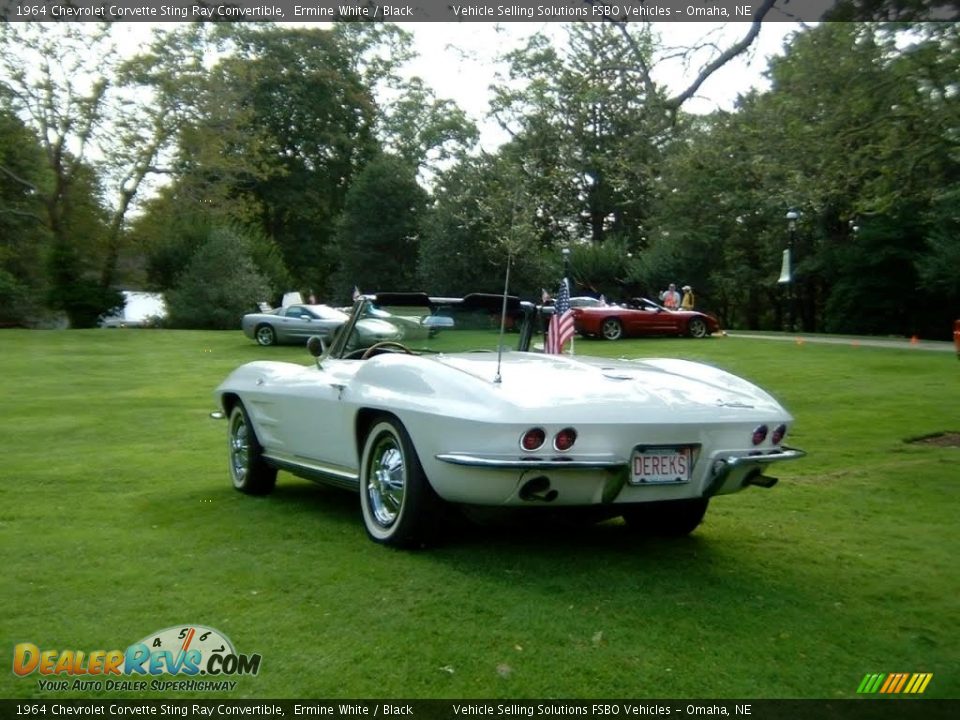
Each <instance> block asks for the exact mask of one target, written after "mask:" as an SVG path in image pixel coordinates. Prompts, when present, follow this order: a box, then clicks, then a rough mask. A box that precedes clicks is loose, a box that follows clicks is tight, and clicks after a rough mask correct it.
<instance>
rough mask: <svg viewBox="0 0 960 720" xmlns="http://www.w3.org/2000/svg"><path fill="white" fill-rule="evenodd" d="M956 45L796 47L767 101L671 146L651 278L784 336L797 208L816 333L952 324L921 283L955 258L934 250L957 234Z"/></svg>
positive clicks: (915, 34) (887, 33)
mask: <svg viewBox="0 0 960 720" xmlns="http://www.w3.org/2000/svg"><path fill="white" fill-rule="evenodd" d="M956 38H957V33H956V30H955V29H954V28H952V27H949V26H947V27H944V26H936V27H928V26H922V27H911V28H909V30H908V31H907V32H904V30H903V29H896V28H886V27H880V26H876V25H857V24H847V23H831V24H824V25H821V26H818V27H816V28H813V29H810V30H808V31H806V32H804V33H800V34H797V35H796V36H794V38H793V39H792V40H791V42H790V43H789V46H788V47H787V49H786V52H785V54H784V55H783V56H782V57H780V58H777V59H775V60H774V61H773V62H772V64H771V69H770V77H771V81H772V88H771V90H770V91H769V92H767V93H752V94H751V95H749V96H747V97H745V98H742V99H741V102H740V105H739V107H738V110H737V112H735V113H730V114H726V113H720V114H717V115H715V116H714V117H712V118H710V119H709V120H708V121H706V122H705V123H702V124H701V125H700V127H699V129H698V131H697V132H696V133H695V134H691V135H689V136H688V137H684V138H682V142H679V143H677V144H676V145H675V146H674V147H673V148H672V149H671V151H670V154H669V159H668V161H667V162H666V163H665V165H664V172H663V184H662V187H661V188H660V199H659V202H658V208H659V209H658V213H657V217H656V218H655V222H654V225H655V228H654V229H653V233H652V236H653V238H654V241H653V247H652V248H651V252H650V253H649V256H650V257H649V258H645V259H647V260H655V261H658V262H648V263H646V264H645V267H646V268H647V269H648V270H649V269H651V268H656V266H657V265H658V264H659V265H660V266H661V267H668V266H669V264H670V263H672V267H670V271H671V272H672V273H676V272H677V271H678V270H679V269H680V268H685V269H686V272H687V273H688V275H687V277H691V276H692V277H693V279H694V282H693V284H695V285H696V284H697V283H698V282H701V283H702V282H706V283H707V285H706V287H707V288H709V290H710V291H711V292H712V294H713V296H714V297H715V298H718V299H719V300H720V301H721V306H722V309H723V311H724V312H728V313H729V315H728V317H729V319H731V320H732V321H733V322H736V323H742V324H745V325H747V326H750V327H757V326H766V327H782V317H783V314H782V309H783V305H784V302H785V298H784V297H783V294H782V292H781V290H782V288H779V287H778V286H777V285H776V277H777V273H778V272H779V267H780V262H779V259H780V252H781V251H782V250H783V248H784V247H786V244H787V241H788V233H787V226H786V221H785V219H784V215H785V213H786V211H787V210H788V209H791V208H793V209H795V210H798V211H799V212H800V219H799V221H798V224H797V230H796V233H795V237H794V243H795V244H794V259H795V261H796V262H795V266H794V282H793V290H794V292H795V294H796V296H797V297H798V301H799V302H798V310H799V315H800V318H801V320H802V324H803V327H804V328H805V329H807V330H815V329H819V328H826V329H832V330H844V331H855V330H858V331H861V332H870V331H877V330H883V331H884V332H900V333H905V334H914V333H917V332H937V330H936V328H938V327H940V328H943V327H946V326H947V323H946V320H945V319H944V318H943V317H936V315H937V314H938V313H940V312H941V311H940V310H939V306H940V305H942V302H941V303H938V302H936V301H935V300H934V298H933V297H930V296H928V295H927V293H928V292H929V291H930V290H929V289H930V288H932V287H934V286H937V282H936V281H935V280H934V279H933V277H934V276H933V275H930V276H929V279H928V280H922V279H920V273H921V268H922V269H923V270H922V271H923V272H927V273H929V272H930V271H931V270H932V267H931V266H932V264H935V261H932V260H931V258H933V257H937V258H939V259H941V260H946V259H947V258H949V257H951V256H952V255H951V249H950V245H951V241H950V239H949V238H950V234H949V232H946V233H943V232H939V233H938V234H936V236H935V239H934V240H933V241H931V240H929V239H928V238H932V237H934V236H932V235H931V230H932V229H933V228H935V227H940V228H945V227H949V222H948V221H945V218H944V215H943V213H942V210H943V208H944V207H945V206H943V205H939V208H940V210H938V211H937V212H934V210H933V208H934V207H938V201H937V198H944V197H947V196H948V195H949V188H951V187H954V186H955V184H956V182H957V173H958V171H960V166H958V162H957V158H958V153H957V138H956V127H958V124H957V119H958V116H957V109H958V108H957V102H958V100H957V98H956V96H955V95H956V94H955V92H953V91H952V90H950V88H951V87H955V86H956V83H957V81H958V80H960V78H958V77H957V73H958V70H960V68H958V66H957V64H956V62H955V58H956V47H957V44H956ZM951 58H954V59H953V60H951ZM703 198H709V202H707V203H704V202H703V201H702V199H703ZM934 215H936V216H937V217H938V218H940V220H936V221H935V220H933V217H934ZM661 261H662V262H661ZM697 278H704V280H698V279H697ZM701 297H702V295H701ZM908 297H909V298H913V299H914V302H907V301H905V298H908ZM921 308H922V309H921ZM931 310H932V312H931ZM941 332H942V330H941Z"/></svg>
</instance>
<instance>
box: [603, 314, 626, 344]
mask: <svg viewBox="0 0 960 720" xmlns="http://www.w3.org/2000/svg"><path fill="white" fill-rule="evenodd" d="M600 334H601V335H603V337H604V339H605V340H619V339H620V338H621V337H623V324H622V323H621V322H620V321H619V320H617V318H607V319H606V320H604V321H603V324H602V325H601V326H600Z"/></svg>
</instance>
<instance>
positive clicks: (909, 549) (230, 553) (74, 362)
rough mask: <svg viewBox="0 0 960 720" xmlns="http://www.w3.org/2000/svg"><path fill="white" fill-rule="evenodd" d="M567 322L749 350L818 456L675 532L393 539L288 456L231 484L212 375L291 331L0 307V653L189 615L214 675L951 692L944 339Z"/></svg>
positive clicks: (520, 686)
mask: <svg viewBox="0 0 960 720" xmlns="http://www.w3.org/2000/svg"><path fill="white" fill-rule="evenodd" d="M576 349H577V352H578V353H581V354H606V355H615V356H620V355H622V356H627V357H640V356H653V355H665V356H674V357H685V358H689V359H695V360H702V361H705V362H708V363H712V364H715V365H719V366H721V367H723V368H726V369H728V370H731V371H733V372H735V373H738V374H740V375H743V376H745V377H747V378H749V379H751V380H753V381H755V382H758V383H759V384H761V385H762V386H764V387H765V388H767V389H768V390H770V391H771V392H772V393H773V394H774V395H775V396H777V397H778V398H779V399H780V400H781V401H782V402H783V403H784V404H785V405H786V406H787V407H788V408H789V409H790V410H791V411H792V412H793V414H794V415H795V417H796V419H797V422H796V426H795V430H794V432H793V434H792V436H791V437H790V442H792V443H793V444H795V445H797V446H799V447H802V448H804V449H806V450H807V451H808V452H809V457H808V458H807V459H805V460H803V461H800V462H796V463H787V464H784V465H782V466H778V467H777V468H776V471H777V472H774V474H775V475H778V476H779V477H780V478H781V482H780V484H779V485H778V486H777V487H776V488H774V489H773V490H762V489H751V490H748V491H745V492H743V493H740V494H737V495H734V496H729V497H721V498H718V499H716V500H715V501H714V503H713V504H712V505H711V509H710V512H709V513H708V515H707V520H706V522H705V523H704V525H702V526H701V528H700V529H699V530H698V531H697V532H696V533H695V534H694V535H693V536H691V537H690V538H685V539H682V540H677V541H652V540H651V541H638V540H636V539H634V538H633V537H631V536H630V535H629V534H628V533H627V532H625V528H624V527H623V526H622V525H621V524H620V523H619V522H616V521H612V522H608V523H605V524H602V525H599V526H596V527H592V528H587V529H584V530H582V531H577V532H571V531H570V530H569V529H562V530H561V529H550V528H547V529H538V530H536V531H531V530H527V531H520V530H517V529H509V528H484V529H480V530H477V531H473V532H466V533H464V534H462V535H461V536H458V537H456V538H454V539H453V540H452V541H451V542H449V543H447V544H445V545H443V546H441V547H438V548H434V549H431V550H428V551H423V552H399V551H394V550H390V549H387V548H384V547H381V546H378V545H376V544H374V543H372V542H370V541H369V540H368V539H367V538H366V535H365V533H364V531H363V527H362V524H361V521H360V517H359V508H358V502H357V500H356V498H355V497H354V496H352V495H350V494H349V493H343V492H339V491H335V490H329V489H325V488H321V487H318V486H314V485H311V484H309V483H306V482H303V481H300V480H297V479H295V478H293V477H291V476H289V475H287V474H284V473H281V475H280V480H279V483H278V487H277V490H276V491H275V493H274V494H273V495H271V496H269V497H267V498H251V497H246V496H243V495H241V494H239V493H237V492H235V491H234V490H233V489H232V487H231V486H230V482H229V479H228V475H227V467H226V448H225V442H226V441H225V433H226V426H225V424H224V423H218V422H214V421H211V420H210V419H208V417H207V415H208V413H209V411H211V410H212V409H214V403H213V399H212V395H211V392H212V390H213V388H214V387H215V386H216V385H217V384H218V383H219V382H220V380H221V379H222V378H223V377H224V376H225V375H226V374H227V373H228V372H229V371H230V370H231V369H233V368H234V367H236V366H237V365H239V364H241V363H243V362H247V361H250V360H254V359H263V358H272V359H291V360H297V361H302V362H308V361H309V357H308V356H307V355H306V352H305V351H304V350H303V349H300V348H259V347H257V346H255V345H254V344H253V343H252V342H251V341H249V340H247V339H246V338H244V337H243V336H242V335H241V334H240V333H239V332H224V333H204V332H182V331H119V330H118V331H63V332H52V331H51V332H47V331H32V332H31V331H16V330H8V331H2V332H0V378H2V387H3V393H2V397H3V413H2V414H0V437H2V438H3V440H2V447H3V454H2V464H0V538H2V542H3V548H4V552H3V558H4V562H3V574H4V582H3V583H2V585H0V602H2V607H3V608H4V613H3V618H4V619H3V622H2V626H3V639H4V643H5V645H6V648H7V649H6V652H7V653H8V654H7V655H6V662H8V663H9V662H11V660H12V651H13V646H14V645H15V644H17V643H22V642H31V643H34V644H36V645H37V646H39V647H40V648H41V649H58V650H64V649H72V650H83V651H84V652H90V651H93V650H98V649H99V650H112V649H124V648H126V647H127V645H129V644H131V643H133V642H136V641H137V640H140V639H141V638H143V637H144V636H146V635H148V634H150V633H152V632H153V631H156V630H159V629H162V628H165V627H169V626H173V625H178V624H203V625H208V626H212V627H214V628H217V629H218V630H220V631H222V632H223V633H224V634H226V635H227V636H229V637H230V638H231V639H232V640H233V642H234V644H235V646H236V648H237V650H238V651H239V652H243V653H260V654H261V655H262V658H263V659H262V665H261V669H260V673H259V675H258V676H256V677H243V678H240V679H239V681H238V682H239V684H238V686H237V689H236V691H235V692H233V693H229V694H228V695H226V696H227V697H231V698H242V697H252V698H283V697H291V698H292V697H325V698H348V697H361V698H391V697H392V698H457V697H461V698H470V697H486V698H551V697H554V698H586V697H620V698H624V697H638V698H640V697H645V698H655V697H660V698H665V697H682V698H705V697H714V698H739V697H748V698H761V697H787V698H850V697H855V696H856V689H857V686H858V684H859V683H860V681H861V679H862V678H863V676H864V675H865V674H866V673H873V672H908V673H913V672H931V673H934V677H933V679H932V681H931V682H930V684H929V686H928V688H927V691H926V694H925V696H926V697H939V698H944V697H950V698H957V697H960V676H958V672H957V671H958V668H960V663H958V651H957V639H958V628H960V603H958V602H957V589H958V587H960V583H958V580H960V572H958V567H960V565H958V563H957V559H956V554H957V551H958V550H960V530H958V523H957V507H958V499H960V498H958V494H960V470H958V464H960V449H958V448H953V447H935V446H928V445H918V444H910V443H908V442H905V441H907V440H909V439H912V438H917V437H920V436H925V435H930V434H933V433H937V432H942V431H960V366H958V365H960V364H958V363H957V359H956V357H954V356H953V355H952V354H947V353H931V352H920V351H910V350H886V349H875V348H865V347H853V346H843V345H815V344H813V343H805V344H803V345H800V344H794V343H778V342H767V341H762V340H747V339H740V338H712V339H708V340H702V341H694V340H674V339H664V340H633V341H621V342H618V343H604V342H600V341H592V342H590V341H581V340H578V341H577V346H576ZM9 667H10V665H8V668H9ZM148 695H150V693H148ZM154 695H157V696H159V695H160V694H159V693H154ZM169 695H170V694H169V693H168V694H167V696H169ZM173 695H174V696H175V697H188V696H194V697H200V696H204V695H202V694H201V693H179V694H178V693H174V694H173ZM98 696H115V697H134V694H132V693H124V692H113V693H107V692H103V693H82V692H60V693H57V692H48V691H44V690H41V689H40V688H39V686H38V675H36V674H34V675H31V676H29V677H27V678H19V677H17V676H15V675H14V674H13V673H12V672H10V671H9V670H8V671H6V672H3V673H0V697H16V698H26V697H48V698H63V697H98Z"/></svg>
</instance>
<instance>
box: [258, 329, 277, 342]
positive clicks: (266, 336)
mask: <svg viewBox="0 0 960 720" xmlns="http://www.w3.org/2000/svg"><path fill="white" fill-rule="evenodd" d="M257 342H258V343H260V344H261V345H273V329H272V328H270V327H267V326H264V327H262V328H260V329H259V330H257Z"/></svg>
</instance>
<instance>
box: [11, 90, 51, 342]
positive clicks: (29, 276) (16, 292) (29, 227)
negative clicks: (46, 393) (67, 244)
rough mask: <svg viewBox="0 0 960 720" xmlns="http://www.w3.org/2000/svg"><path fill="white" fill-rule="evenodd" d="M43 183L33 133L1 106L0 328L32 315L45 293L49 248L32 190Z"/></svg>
mask: <svg viewBox="0 0 960 720" xmlns="http://www.w3.org/2000/svg"><path fill="white" fill-rule="evenodd" d="M43 182H44V180H43V149H42V147H41V146H40V142H39V140H38V139H37V137H36V135H35V134H34V133H32V132H31V131H30V129H29V128H27V127H26V126H25V125H24V124H23V122H21V121H20V119H19V118H17V117H16V116H15V115H13V114H12V113H10V112H8V111H5V110H4V109H3V106H2V104H0V324H2V325H5V324H21V323H25V322H28V321H29V319H30V316H31V315H36V314H37V312H38V309H39V307H40V306H41V305H42V298H44V296H45V295H46V291H45V282H46V281H45V277H44V274H43V272H42V269H43V263H44V258H45V256H46V251H47V248H48V246H49V235H48V233H47V231H46V228H45V227H44V225H43V206H42V204H41V203H40V199H39V198H38V197H37V194H36V193H35V192H33V191H32V188H33V187H37V186H38V185H41V184H42V183H43Z"/></svg>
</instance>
